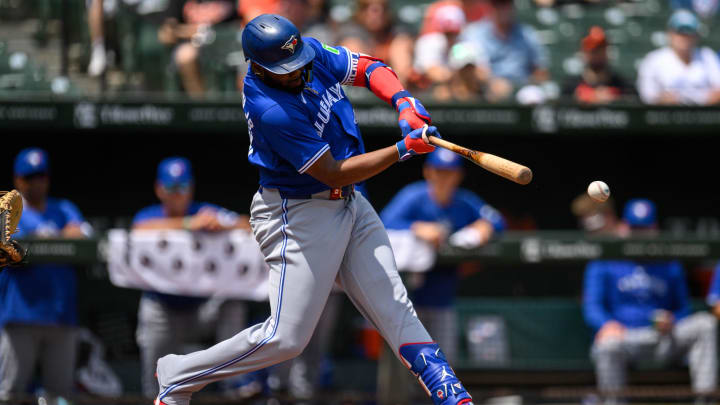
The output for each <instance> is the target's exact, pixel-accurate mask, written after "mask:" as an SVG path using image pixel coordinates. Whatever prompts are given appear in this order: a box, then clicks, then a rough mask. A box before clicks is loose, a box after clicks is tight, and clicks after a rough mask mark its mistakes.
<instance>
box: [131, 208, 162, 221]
mask: <svg viewBox="0 0 720 405" xmlns="http://www.w3.org/2000/svg"><path fill="white" fill-rule="evenodd" d="M155 208H156V207H155V206H152V207H146V208H143V209H141V210H140V211H139V212H138V213H137V214H135V217H134V218H133V221H132V224H133V225H137V224H139V223H140V222H143V221H147V220H148V219H154V218H157V217H158V216H159V215H158V213H157V210H156V209H155Z"/></svg>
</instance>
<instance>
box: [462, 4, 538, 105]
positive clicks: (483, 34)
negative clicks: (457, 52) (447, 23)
mask: <svg viewBox="0 0 720 405" xmlns="http://www.w3.org/2000/svg"><path fill="white" fill-rule="evenodd" d="M490 4H491V5H492V7H491V9H490V10H491V11H490V13H489V14H488V18H487V19H485V20H482V21H478V22H474V23H470V24H468V25H467V26H466V27H465V29H464V30H463V32H462V33H461V35H460V40H462V41H469V42H472V43H475V44H478V46H479V47H481V49H483V51H484V53H485V55H486V56H487V59H488V60H489V61H490V70H491V73H492V75H493V79H491V81H490V84H489V87H488V90H487V97H488V99H490V101H497V100H502V99H505V98H507V97H509V96H510V95H511V93H512V91H513V89H514V88H519V87H521V86H523V85H526V84H528V83H530V82H535V83H539V82H543V81H545V80H547V79H548V77H549V75H548V71H547V67H548V62H549V60H548V55H547V51H546V49H545V48H544V47H543V46H542V45H540V42H538V38H537V33H536V32H535V30H534V29H533V28H532V27H530V26H529V25H525V24H521V23H518V22H517V21H516V16H515V7H514V5H513V1H512V0H491V1H490Z"/></svg>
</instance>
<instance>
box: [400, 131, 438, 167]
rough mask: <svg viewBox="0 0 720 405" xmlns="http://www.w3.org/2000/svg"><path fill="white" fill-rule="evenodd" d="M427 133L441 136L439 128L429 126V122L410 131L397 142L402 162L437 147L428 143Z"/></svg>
mask: <svg viewBox="0 0 720 405" xmlns="http://www.w3.org/2000/svg"><path fill="white" fill-rule="evenodd" d="M427 135H433V136H436V137H438V138H441V136H440V132H438V130H437V128H436V127H432V126H431V127H429V126H427V124H426V125H425V126H423V127H422V128H418V129H415V130H412V131H410V133H408V134H407V135H406V136H405V138H403V139H402V140H401V141H399V142H398V143H396V144H395V146H396V147H397V150H398V160H400V161H401V162H402V161H405V160H408V159H410V158H411V157H413V156H416V155H421V154H424V153H430V152H432V151H434V150H435V147H434V146H433V145H430V144H429V143H428V140H427Z"/></svg>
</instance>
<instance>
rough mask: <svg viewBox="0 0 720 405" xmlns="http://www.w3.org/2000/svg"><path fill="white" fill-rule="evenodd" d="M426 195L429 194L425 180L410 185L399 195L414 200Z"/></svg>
mask: <svg viewBox="0 0 720 405" xmlns="http://www.w3.org/2000/svg"><path fill="white" fill-rule="evenodd" d="M424 193H427V183H426V182H425V181H423V180H419V181H416V182H413V183H410V184H408V185H407V186H405V187H403V188H402V189H401V190H400V191H399V194H403V195H405V196H407V197H413V198H414V197H418V196H420V195H422V194H424Z"/></svg>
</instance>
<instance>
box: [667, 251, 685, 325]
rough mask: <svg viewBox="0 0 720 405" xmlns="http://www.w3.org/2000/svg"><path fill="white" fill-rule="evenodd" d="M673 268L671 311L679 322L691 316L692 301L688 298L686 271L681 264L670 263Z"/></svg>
mask: <svg viewBox="0 0 720 405" xmlns="http://www.w3.org/2000/svg"><path fill="white" fill-rule="evenodd" d="M669 266H670V268H671V274H672V279H671V280H669V281H670V288H671V289H672V291H670V294H671V296H670V298H671V304H670V305H671V306H670V310H671V311H672V312H673V315H675V319H676V320H679V319H682V318H685V317H686V316H688V315H690V299H689V298H688V296H689V294H688V287H687V280H686V279H685V270H683V267H682V265H681V264H680V262H671V263H669Z"/></svg>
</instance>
